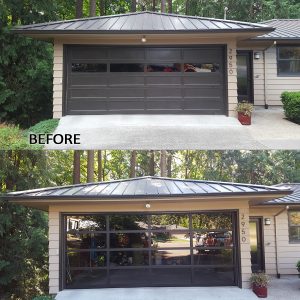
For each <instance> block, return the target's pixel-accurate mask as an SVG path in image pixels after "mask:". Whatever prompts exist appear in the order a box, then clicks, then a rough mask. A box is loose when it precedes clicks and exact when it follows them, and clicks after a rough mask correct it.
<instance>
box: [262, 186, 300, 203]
mask: <svg viewBox="0 0 300 300" xmlns="http://www.w3.org/2000/svg"><path fill="white" fill-rule="evenodd" d="M276 187H280V188H285V189H290V190H292V191H293V193H292V194H290V195H287V196H285V197H282V198H278V199H274V200H271V201H268V202H267V203H266V204H298V205H300V183H285V184H279V185H276Z"/></svg>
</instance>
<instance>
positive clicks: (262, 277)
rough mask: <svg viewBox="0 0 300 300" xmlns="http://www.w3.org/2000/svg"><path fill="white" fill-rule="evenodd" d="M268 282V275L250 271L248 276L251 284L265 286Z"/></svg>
mask: <svg viewBox="0 0 300 300" xmlns="http://www.w3.org/2000/svg"><path fill="white" fill-rule="evenodd" d="M269 282H270V277H269V276H268V275H267V274H265V273H252V274H251V277H250V283H251V285H256V286H260V287H267V286H268V285H269Z"/></svg>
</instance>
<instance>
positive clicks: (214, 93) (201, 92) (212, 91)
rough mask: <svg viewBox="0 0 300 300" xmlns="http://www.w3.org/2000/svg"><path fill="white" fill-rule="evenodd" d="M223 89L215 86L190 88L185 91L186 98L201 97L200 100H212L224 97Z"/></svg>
mask: <svg viewBox="0 0 300 300" xmlns="http://www.w3.org/2000/svg"><path fill="white" fill-rule="evenodd" d="M222 92H223V91H222V89H221V88H217V87H215V86H209V87H207V86H204V87H195V88H194V87H188V88H186V89H184V97H200V98H207V99H209V98H211V97H217V98H220V97H221V96H222Z"/></svg>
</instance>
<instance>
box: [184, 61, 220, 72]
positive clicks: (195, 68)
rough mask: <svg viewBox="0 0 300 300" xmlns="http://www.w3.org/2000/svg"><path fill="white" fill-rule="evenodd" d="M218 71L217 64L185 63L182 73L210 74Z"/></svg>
mask: <svg viewBox="0 0 300 300" xmlns="http://www.w3.org/2000/svg"><path fill="white" fill-rule="evenodd" d="M219 69H220V66H219V64H213V63H205V64H204V63H203V64H198V63H196V64H194V63H185V64H184V72H196V73H211V72H218V71H219Z"/></svg>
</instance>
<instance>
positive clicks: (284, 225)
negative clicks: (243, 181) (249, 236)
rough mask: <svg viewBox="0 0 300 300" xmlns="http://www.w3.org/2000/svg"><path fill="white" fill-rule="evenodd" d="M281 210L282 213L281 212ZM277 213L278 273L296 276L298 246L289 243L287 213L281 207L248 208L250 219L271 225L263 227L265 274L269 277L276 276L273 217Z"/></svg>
mask: <svg viewBox="0 0 300 300" xmlns="http://www.w3.org/2000/svg"><path fill="white" fill-rule="evenodd" d="M299 208H300V207H299ZM283 209H284V211H282V210H283ZM281 211H282V212H281ZM279 212H281V213H280V214H279V215H278V216H277V217H276V231H277V253H278V273H279V274H282V275H290V274H297V273H298V272H297V270H296V267H295V265H296V262H297V261H298V260H299V259H300V244H295V243H294V244H293V243H290V242H289V228H288V212H287V210H285V208H284V207H282V206H281V207H273V208H250V216H251V217H254V216H255V217H263V218H270V219H271V225H263V234H264V249H265V266H266V273H268V274H270V275H275V274H277V270H276V242H275V215H276V214H278V213H279Z"/></svg>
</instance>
